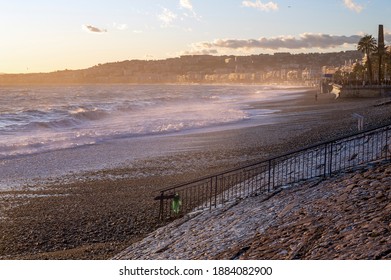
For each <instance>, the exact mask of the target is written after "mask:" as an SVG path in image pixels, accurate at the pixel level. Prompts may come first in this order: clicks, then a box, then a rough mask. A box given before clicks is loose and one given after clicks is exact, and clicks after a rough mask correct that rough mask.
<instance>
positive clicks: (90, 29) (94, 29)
mask: <svg viewBox="0 0 391 280" xmlns="http://www.w3.org/2000/svg"><path fill="white" fill-rule="evenodd" d="M82 28H83V30H85V31H88V32H92V33H104V32H107V30H106V29H101V28H98V27H95V26H93V25H86V24H85V25H83V26H82Z"/></svg>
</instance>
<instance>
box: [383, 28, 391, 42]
mask: <svg viewBox="0 0 391 280" xmlns="http://www.w3.org/2000/svg"><path fill="white" fill-rule="evenodd" d="M384 40H385V41H386V42H387V43H391V32H388V31H384Z"/></svg>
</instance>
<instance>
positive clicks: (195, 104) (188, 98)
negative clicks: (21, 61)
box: [0, 85, 303, 159]
mask: <svg viewBox="0 0 391 280" xmlns="http://www.w3.org/2000/svg"><path fill="white" fill-rule="evenodd" d="M302 93H303V89H298V88H290V87H287V86H261V85H78V86H9V87H0V159H8V158H12V157H18V156H23V155H29V154H36V153H42V152H48V151H53V150H60V149H68V148H74V147H80V146H84V145H96V144H99V143H102V142H107V141H111V140H113V139H120V138H131V137H150V136H153V135H166V134H175V133H192V132H199V131H202V130H206V129H208V130H214V129H221V128H224V127H230V126H239V127H240V126H245V125H247V126H248V125H259V124H262V122H267V121H268V120H269V121H270V117H271V116H272V115H273V114H274V113H276V112H278V111H279V110H278V108H274V109H270V108H269V109H267V108H265V109H262V106H256V107H255V106H252V104H254V103H258V104H259V103H260V102H268V101H278V100H286V99H293V98H297V97H298V96H300V94H302Z"/></svg>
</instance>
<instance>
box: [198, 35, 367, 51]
mask: <svg viewBox="0 0 391 280" xmlns="http://www.w3.org/2000/svg"><path fill="white" fill-rule="evenodd" d="M360 39H361V36H359V35H352V36H335V35H328V34H312V33H304V34H301V35H300V36H299V38H296V37H293V36H280V37H275V38H260V39H249V40H238V39H218V40H215V41H213V42H201V43H196V44H194V45H193V47H195V49H197V50H201V51H202V50H205V49H206V50H208V49H216V48H222V49H231V50H239V49H244V50H249V49H268V50H278V49H311V48H320V49H329V48H336V47H339V46H343V45H346V44H357V43H358V41H359V40H360Z"/></svg>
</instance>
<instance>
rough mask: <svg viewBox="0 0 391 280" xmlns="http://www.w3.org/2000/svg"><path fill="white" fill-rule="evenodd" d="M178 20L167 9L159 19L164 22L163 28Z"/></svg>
mask: <svg viewBox="0 0 391 280" xmlns="http://www.w3.org/2000/svg"><path fill="white" fill-rule="evenodd" d="M176 18H177V15H176V14H175V13H173V12H172V11H170V10H169V9H167V8H163V11H162V13H161V14H160V15H158V19H159V20H160V21H161V22H162V26H163V27H167V26H169V25H171V23H172V22H173V21H174V20H175V19H176Z"/></svg>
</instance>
